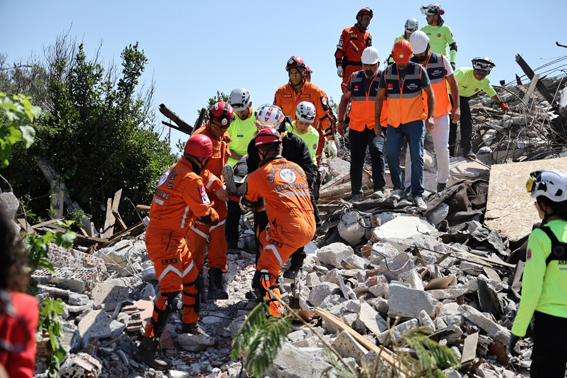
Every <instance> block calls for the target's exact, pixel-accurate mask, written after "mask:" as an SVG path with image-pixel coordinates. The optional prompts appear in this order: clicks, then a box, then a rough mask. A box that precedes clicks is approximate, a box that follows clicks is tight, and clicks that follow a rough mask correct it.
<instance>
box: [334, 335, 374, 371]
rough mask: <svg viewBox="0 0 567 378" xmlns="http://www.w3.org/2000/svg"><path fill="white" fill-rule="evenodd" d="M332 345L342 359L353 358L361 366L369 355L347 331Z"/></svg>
mask: <svg viewBox="0 0 567 378" xmlns="http://www.w3.org/2000/svg"><path fill="white" fill-rule="evenodd" d="M331 345H332V347H333V348H334V349H335V350H336V351H337V352H339V354H340V355H341V357H352V358H354V359H355V361H356V362H357V363H359V364H360V363H361V360H362V357H364V355H365V354H366V353H367V350H366V349H365V348H364V347H363V346H362V345H360V343H359V342H358V341H356V340H355V339H354V337H352V336H351V335H350V334H349V333H348V332H347V331H342V332H341V333H340V334H339V336H338V337H337V338H336V339H335V341H333V343H332V344H331Z"/></svg>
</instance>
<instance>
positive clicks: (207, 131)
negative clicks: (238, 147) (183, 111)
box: [194, 121, 232, 180]
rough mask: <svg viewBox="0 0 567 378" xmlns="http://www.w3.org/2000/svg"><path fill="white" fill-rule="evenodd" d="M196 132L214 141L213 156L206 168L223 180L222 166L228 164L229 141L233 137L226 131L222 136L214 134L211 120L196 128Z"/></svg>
mask: <svg viewBox="0 0 567 378" xmlns="http://www.w3.org/2000/svg"><path fill="white" fill-rule="evenodd" d="M194 134H195V135H197V134H203V135H206V136H208V137H209V138H210V139H211V142H213V156H211V158H210V159H209V162H208V163H207V165H206V166H205V168H206V169H208V170H209V171H211V172H212V173H213V174H214V175H216V176H217V177H219V178H220V179H221V180H222V168H223V167H224V166H225V165H226V162H227V161H228V158H229V157H230V146H229V143H230V142H231V141H232V139H230V137H229V136H228V133H227V132H226V131H225V132H224V133H223V135H221V137H220V138H218V137H216V136H214V135H213V133H212V131H211V126H210V121H207V123H206V124H205V126H202V127H201V128H200V129H198V130H196V131H195V133H194Z"/></svg>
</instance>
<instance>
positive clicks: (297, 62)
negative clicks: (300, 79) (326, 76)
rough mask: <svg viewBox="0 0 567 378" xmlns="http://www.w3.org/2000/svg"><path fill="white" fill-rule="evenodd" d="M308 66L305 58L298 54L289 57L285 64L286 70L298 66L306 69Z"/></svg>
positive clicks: (300, 68) (299, 68)
mask: <svg viewBox="0 0 567 378" xmlns="http://www.w3.org/2000/svg"><path fill="white" fill-rule="evenodd" d="M306 67H307V66H306V65H305V62H304V61H303V59H301V58H300V57H298V56H292V57H291V58H289V59H288V61H287V64H286V65H285V70H286V71H288V72H289V70H291V69H292V68H297V69H298V70H305V68H306Z"/></svg>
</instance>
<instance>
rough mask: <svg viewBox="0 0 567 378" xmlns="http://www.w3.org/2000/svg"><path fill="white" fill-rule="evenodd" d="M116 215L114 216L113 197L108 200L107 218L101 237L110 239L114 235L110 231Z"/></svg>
mask: <svg viewBox="0 0 567 378" xmlns="http://www.w3.org/2000/svg"><path fill="white" fill-rule="evenodd" d="M113 219H114V217H113V216H112V198H108V199H107V200H106V219H105V220H104V228H103V229H102V230H101V232H100V236H101V238H104V239H108V238H109V237H111V236H112V233H111V232H110V229H111V227H110V224H111V222H112V220H113Z"/></svg>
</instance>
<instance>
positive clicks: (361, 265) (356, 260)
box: [345, 255, 368, 269]
mask: <svg viewBox="0 0 567 378" xmlns="http://www.w3.org/2000/svg"><path fill="white" fill-rule="evenodd" d="M345 261H346V263H347V264H349V265H352V266H353V267H354V268H355V269H365V268H366V265H367V264H368V262H367V261H366V260H364V259H363V258H362V257H360V256H357V255H350V256H349V257H347V258H346V259H345Z"/></svg>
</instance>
